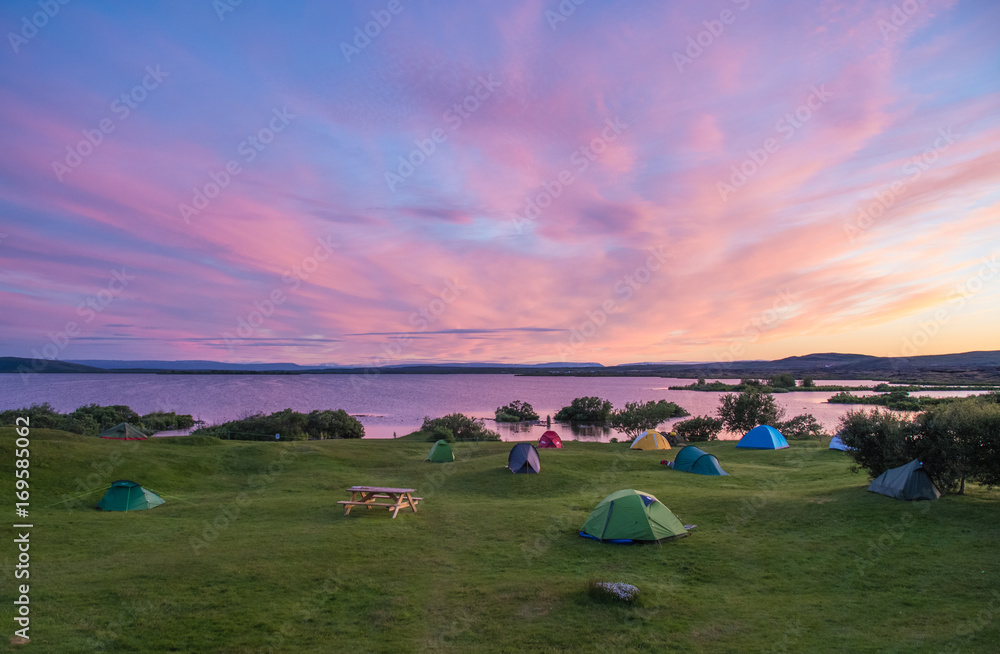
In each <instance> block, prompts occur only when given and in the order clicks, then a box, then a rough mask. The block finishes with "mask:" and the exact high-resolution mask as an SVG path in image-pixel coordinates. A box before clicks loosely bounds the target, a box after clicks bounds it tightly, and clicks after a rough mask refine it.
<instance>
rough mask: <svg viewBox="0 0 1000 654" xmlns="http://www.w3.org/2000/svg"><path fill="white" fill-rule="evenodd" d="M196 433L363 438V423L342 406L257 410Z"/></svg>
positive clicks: (258, 437) (246, 438)
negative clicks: (323, 408) (316, 408)
mask: <svg viewBox="0 0 1000 654" xmlns="http://www.w3.org/2000/svg"><path fill="white" fill-rule="evenodd" d="M194 434H195V435H202V434H204V435H206V436H215V437H216V438H227V439H230V440H242V441H272V440H276V439H275V438H274V435H275V434H281V440H286V441H290V440H306V439H313V440H319V439H327V438H364V435H365V428H364V425H362V424H361V422H360V421H358V419H357V418H354V417H352V416H350V415H349V414H348V413H347V412H346V411H344V410H343V409H338V410H336V411H330V410H325V411H318V410H317V411H313V412H311V413H308V414H306V413H299V412H297V411H292V410H291V409H285V410H284V411H276V412H274V413H271V414H264V413H257V414H254V415H250V416H246V417H244V418H240V419H238V420H230V421H228V422H224V423H221V424H218V425H212V426H211V427H202V428H201V429H196V430H195V431H194Z"/></svg>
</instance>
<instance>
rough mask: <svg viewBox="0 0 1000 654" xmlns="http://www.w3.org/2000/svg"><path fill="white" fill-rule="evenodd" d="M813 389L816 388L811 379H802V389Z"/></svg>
mask: <svg viewBox="0 0 1000 654" xmlns="http://www.w3.org/2000/svg"><path fill="white" fill-rule="evenodd" d="M815 387H816V382H815V381H813V378H812V377H803V379H802V388H815Z"/></svg>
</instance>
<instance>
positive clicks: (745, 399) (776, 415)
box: [718, 388, 785, 433]
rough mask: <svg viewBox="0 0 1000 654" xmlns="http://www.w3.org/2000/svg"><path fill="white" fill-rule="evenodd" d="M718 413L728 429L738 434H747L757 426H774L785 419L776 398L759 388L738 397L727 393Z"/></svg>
mask: <svg viewBox="0 0 1000 654" xmlns="http://www.w3.org/2000/svg"><path fill="white" fill-rule="evenodd" d="M718 413H719V417H720V418H722V422H723V424H724V425H725V426H726V429H728V430H729V431H732V432H736V433H746V432H748V431H750V430H751V429H753V428H754V427H756V426H757V425H774V424H775V423H776V422H780V421H781V419H782V418H784V417H785V410H784V409H783V408H781V407H780V406H778V403H777V402H775V400H774V397H772V396H771V395H770V394H768V393H767V392H765V391H764V390H762V389H759V388H752V389H750V390H746V391H743V392H742V393H740V394H738V395H736V394H734V393H726V394H725V395H723V396H722V397H721V398H719V410H718Z"/></svg>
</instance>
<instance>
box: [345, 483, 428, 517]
mask: <svg viewBox="0 0 1000 654" xmlns="http://www.w3.org/2000/svg"><path fill="white" fill-rule="evenodd" d="M415 490H416V489H415V488H388V487H385V486H351V487H350V488H348V489H347V492H349V493H350V494H351V499H349V500H340V501H338V502H337V504H343V505H344V515H350V513H351V509H353V508H354V507H356V506H365V507H368V510H369V511H370V510H371V508H372V507H373V506H383V507H385V508H387V509H388V510H389V511H391V512H392V517H393V518H395V517H396V514H398V513H399V510H400V509H404V508H409V509H411V510H412V511H413V512H414V513H416V512H417V502H419V501H421V500H422V499H424V498H422V497H413V492H414V491H415ZM359 496H360V498H359ZM377 500H391V501H389V502H379V501H377Z"/></svg>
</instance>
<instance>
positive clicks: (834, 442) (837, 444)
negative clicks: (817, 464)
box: [829, 433, 853, 452]
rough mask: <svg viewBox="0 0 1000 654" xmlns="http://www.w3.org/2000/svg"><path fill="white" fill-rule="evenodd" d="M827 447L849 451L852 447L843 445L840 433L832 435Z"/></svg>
mask: <svg viewBox="0 0 1000 654" xmlns="http://www.w3.org/2000/svg"><path fill="white" fill-rule="evenodd" d="M829 449H831V450H840V451H841V452H849V451H851V450H852V449H853V448H850V447H847V446H846V445H844V441H842V440H840V434H839V433H838V434H836V435H834V437H833V438H831V439H830V448H829Z"/></svg>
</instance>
